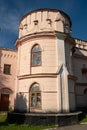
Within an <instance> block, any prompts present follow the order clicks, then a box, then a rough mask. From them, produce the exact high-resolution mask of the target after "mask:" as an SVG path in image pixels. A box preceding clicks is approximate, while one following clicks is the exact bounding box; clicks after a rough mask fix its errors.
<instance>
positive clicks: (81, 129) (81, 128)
mask: <svg viewBox="0 0 87 130" xmlns="http://www.w3.org/2000/svg"><path fill="white" fill-rule="evenodd" d="M53 130H54V129H53ZM55 130H87V124H81V125H72V126H64V127H59V128H58V129H55Z"/></svg>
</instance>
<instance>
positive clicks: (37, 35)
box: [15, 31, 56, 46]
mask: <svg viewBox="0 0 87 130" xmlns="http://www.w3.org/2000/svg"><path fill="white" fill-rule="evenodd" d="M41 37H43V38H44V37H45V38H46V37H47V38H50V39H54V38H56V34H55V32H54V31H44V32H38V33H32V34H28V35H26V36H23V37H21V38H20V39H17V40H16V42H15V46H18V45H19V44H22V43H23V42H25V41H27V40H28V41H29V40H34V39H36V38H40V39H41Z"/></svg>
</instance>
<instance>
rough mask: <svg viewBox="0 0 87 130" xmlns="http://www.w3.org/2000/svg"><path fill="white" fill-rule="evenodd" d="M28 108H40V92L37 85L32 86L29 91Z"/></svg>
mask: <svg viewBox="0 0 87 130" xmlns="http://www.w3.org/2000/svg"><path fill="white" fill-rule="evenodd" d="M30 107H32V108H40V107H41V91H40V88H39V85H38V84H37V83H35V84H33V85H32V86H31V89H30Z"/></svg>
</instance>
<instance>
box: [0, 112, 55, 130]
mask: <svg viewBox="0 0 87 130" xmlns="http://www.w3.org/2000/svg"><path fill="white" fill-rule="evenodd" d="M48 128H55V126H29V125H24V124H23V125H17V124H9V123H8V121H7V114H6V113H5V114H3V113H0V130H44V129H48Z"/></svg>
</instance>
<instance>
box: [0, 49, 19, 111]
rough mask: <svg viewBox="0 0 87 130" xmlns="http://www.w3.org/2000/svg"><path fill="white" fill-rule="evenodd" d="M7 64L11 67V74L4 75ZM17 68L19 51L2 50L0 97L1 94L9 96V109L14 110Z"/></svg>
mask: <svg viewBox="0 0 87 130" xmlns="http://www.w3.org/2000/svg"><path fill="white" fill-rule="evenodd" d="M5 64H6V65H10V66H11V67H10V73H9V74H6V73H4V65H5ZM16 68H17V51H15V50H11V49H5V48H0V97H1V94H9V99H8V97H7V100H9V101H8V102H9V104H8V105H9V108H12V109H14V94H15V78H16ZM5 90H6V91H7V92H6V91H5ZM9 92H10V93H9ZM4 98H5V97H4V96H3V100H5V99H4ZM1 100H2V99H1ZM3 110H4V108H3Z"/></svg>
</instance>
